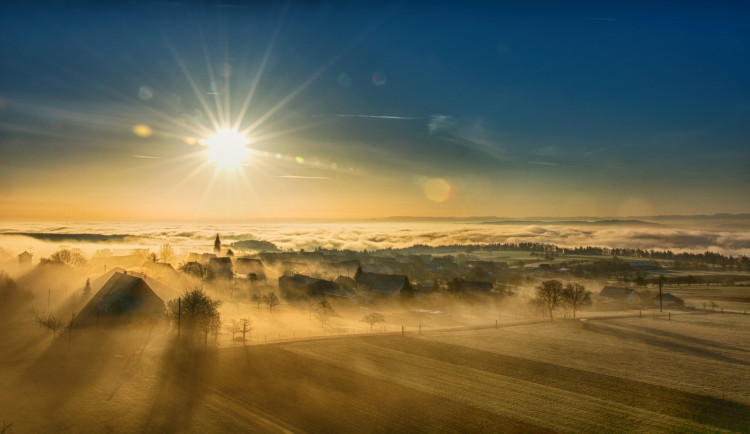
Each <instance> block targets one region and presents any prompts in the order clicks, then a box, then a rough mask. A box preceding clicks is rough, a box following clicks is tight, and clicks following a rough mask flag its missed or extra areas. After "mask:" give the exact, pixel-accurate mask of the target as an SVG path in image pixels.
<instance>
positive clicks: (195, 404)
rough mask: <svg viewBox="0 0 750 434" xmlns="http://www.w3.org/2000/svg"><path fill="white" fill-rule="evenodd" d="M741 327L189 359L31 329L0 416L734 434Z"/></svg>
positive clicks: (326, 342)
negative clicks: (65, 337)
mask: <svg viewBox="0 0 750 434" xmlns="http://www.w3.org/2000/svg"><path fill="white" fill-rule="evenodd" d="M15 326H18V324H15ZM12 327H14V325H13V324H5V325H3V328H4V330H3V332H4V333H7V332H9V331H10V330H11V329H12ZM749 331H750V316H743V315H730V314H724V315H722V314H718V313H716V314H712V313H708V314H703V313H694V314H683V315H674V316H673V319H672V320H667V319H664V318H651V317H646V318H620V319H596V320H590V326H589V328H588V329H587V330H584V329H583V328H582V327H581V325H580V322H578V321H562V320H559V321H555V322H554V323H536V324H525V325H509V326H501V327H499V328H497V329H495V328H487V329H477V330H462V331H434V332H429V333H423V334H418V333H407V334H406V336H402V335H400V334H373V335H369V336H356V337H340V338H328V339H314V340H300V341H293V342H284V343H277V344H269V345H251V346H247V347H243V346H235V347H227V348H220V349H216V348H213V349H211V348H209V349H208V350H204V349H202V348H185V347H184V346H181V345H177V344H176V342H175V340H174V338H173V336H172V335H171V334H169V332H167V331H165V330H150V331H149V330H131V331H123V332H122V333H120V334H112V333H106V334H105V333H100V334H96V333H94V334H89V335H86V336H83V335H82V336H79V337H78V338H77V339H74V340H73V341H72V342H71V343H70V346H68V343H67V341H66V340H65V339H60V338H56V339H54V340H52V338H51V337H50V336H49V335H46V334H44V333H43V332H42V331H41V330H37V329H36V328H33V329H30V330H27V331H26V332H25V333H16V334H8V336H9V337H10V339H7V340H4V341H3V342H2V343H0V421H5V422H6V423H7V422H12V423H13V429H14V432H140V431H144V432H237V431H257V432H434V431H443V432H500V431H501V432H506V431H507V432H545V431H557V432H601V431H614V432H623V431H628V432H666V431H670V432H673V431H680V432H713V431H717V432H718V431H725V430H729V431H739V432H747V431H750V392H748V391H749V390H750V342H748V339H747V336H748V335H749V334H748V332H749Z"/></svg>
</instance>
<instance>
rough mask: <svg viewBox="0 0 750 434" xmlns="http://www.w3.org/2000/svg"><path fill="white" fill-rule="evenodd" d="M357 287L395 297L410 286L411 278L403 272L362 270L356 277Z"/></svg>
mask: <svg viewBox="0 0 750 434" xmlns="http://www.w3.org/2000/svg"><path fill="white" fill-rule="evenodd" d="M354 280H355V281H356V282H357V289H359V290H361V291H369V292H374V293H376V294H381V295H385V296H388V297H393V296H396V295H398V294H399V293H400V292H401V290H402V289H404V288H406V287H407V286H410V284H409V278H408V277H406V276H405V275H403V274H380V273H366V272H364V271H363V272H360V273H357V275H356V276H355V277H354Z"/></svg>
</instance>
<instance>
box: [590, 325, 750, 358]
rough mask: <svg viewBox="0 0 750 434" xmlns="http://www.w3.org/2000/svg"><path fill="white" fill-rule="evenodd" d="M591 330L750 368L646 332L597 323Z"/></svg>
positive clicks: (709, 352) (710, 352) (712, 352)
mask: <svg viewBox="0 0 750 434" xmlns="http://www.w3.org/2000/svg"><path fill="white" fill-rule="evenodd" d="M589 330H590V331H592V332H595V333H602V334H606V335H610V336H615V337H619V338H623V339H627V340H633V341H638V342H642V343H645V344H648V345H652V346H655V347H660V348H665V349H670V350H673V351H678V352H681V353H684V354H688V355H691V356H696V357H705V358H709V359H713V360H717V361H720V362H726V363H734V364H737V365H742V366H750V362H748V361H746V360H742V359H738V358H736V357H731V356H727V355H725V354H722V353H719V352H716V351H711V350H709V349H706V348H699V347H694V346H690V345H687V344H682V343H680V342H675V341H674V340H672V339H667V338H662V337H658V336H655V335H652V334H648V333H647V332H644V331H639V330H630V329H629V328H621V327H619V325H618V326H617V327H615V326H612V325H605V324H601V323H596V324H591V325H590V326H589Z"/></svg>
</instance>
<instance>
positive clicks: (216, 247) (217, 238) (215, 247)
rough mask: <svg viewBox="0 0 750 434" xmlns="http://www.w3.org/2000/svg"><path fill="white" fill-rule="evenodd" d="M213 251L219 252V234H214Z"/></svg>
mask: <svg viewBox="0 0 750 434" xmlns="http://www.w3.org/2000/svg"><path fill="white" fill-rule="evenodd" d="M214 252H215V253H216V254H219V253H221V240H220V239H219V234H216V240H215V241H214Z"/></svg>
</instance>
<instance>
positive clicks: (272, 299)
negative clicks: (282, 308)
mask: <svg viewBox="0 0 750 434" xmlns="http://www.w3.org/2000/svg"><path fill="white" fill-rule="evenodd" d="M279 303H281V300H280V299H279V297H278V296H276V293H275V292H273V291H271V292H269V293H268V294H266V295H264V296H263V304H265V305H266V306H268V311H269V312H273V308H274V307H276V306H278V305H279Z"/></svg>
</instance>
